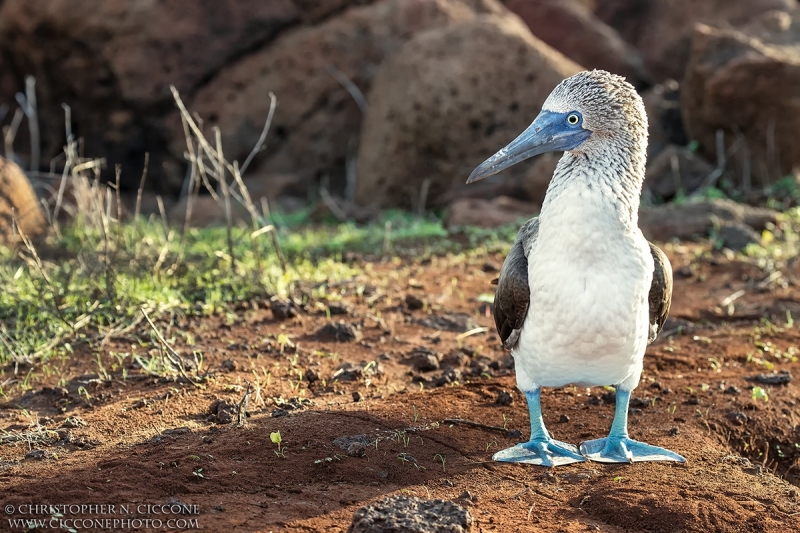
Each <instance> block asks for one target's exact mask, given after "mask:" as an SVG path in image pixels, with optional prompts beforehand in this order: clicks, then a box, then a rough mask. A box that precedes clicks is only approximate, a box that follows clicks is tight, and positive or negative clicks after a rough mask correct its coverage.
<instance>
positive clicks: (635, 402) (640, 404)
mask: <svg viewBox="0 0 800 533" xmlns="http://www.w3.org/2000/svg"><path fill="white" fill-rule="evenodd" d="M630 406H631V407H637V408H640V409H642V408H646V407H650V400H648V399H647V398H637V397H634V398H631V403H630Z"/></svg>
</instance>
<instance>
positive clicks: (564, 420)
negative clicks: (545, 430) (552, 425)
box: [558, 415, 569, 424]
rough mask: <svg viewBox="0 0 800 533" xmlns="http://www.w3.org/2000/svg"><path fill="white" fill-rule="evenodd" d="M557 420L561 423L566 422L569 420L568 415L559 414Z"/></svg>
mask: <svg viewBox="0 0 800 533" xmlns="http://www.w3.org/2000/svg"><path fill="white" fill-rule="evenodd" d="M558 421H559V422H561V423H562V424H566V423H567V422H569V417H568V416H567V415H561V416H560V417H558Z"/></svg>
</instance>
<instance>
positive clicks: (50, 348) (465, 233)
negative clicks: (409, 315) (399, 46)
mask: <svg viewBox="0 0 800 533" xmlns="http://www.w3.org/2000/svg"><path fill="white" fill-rule="evenodd" d="M273 222H275V223H280V224H281V226H279V228H278V232H277V233H278V240H279V242H280V247H281V249H282V251H283V254H284V255H285V257H286V268H285V270H284V268H283V267H282V264H281V262H280V261H279V260H278V256H277V254H276V253H275V251H274V249H273V248H272V244H271V241H270V238H269V235H268V234H262V235H260V236H258V237H256V238H254V239H253V238H251V233H252V229H250V228H247V227H245V226H241V227H234V228H233V239H232V240H233V256H234V257H235V260H232V258H231V254H230V248H229V246H228V242H227V236H226V228H224V227H219V228H211V229H190V230H188V231H187V233H186V234H185V235H184V237H183V238H181V229H180V228H165V227H164V226H163V225H162V224H161V223H160V222H157V221H155V220H150V221H146V220H143V219H140V220H139V221H138V222H137V223H135V224H134V223H123V224H115V223H113V222H112V223H109V224H107V225H106V227H105V228H104V227H103V225H100V227H95V226H93V225H92V224H90V223H82V221H80V220H79V221H77V223H76V224H74V225H72V226H70V227H68V228H65V229H63V230H62V231H61V232H60V233H55V232H54V233H53V234H52V235H51V236H50V237H49V239H48V241H47V242H46V243H45V244H37V245H36V246H35V247H34V248H33V249H31V248H28V247H25V246H18V247H17V248H16V249H9V248H5V247H2V246H0V279H2V280H4V281H3V284H4V286H3V290H2V292H0V365H6V364H8V363H10V362H16V363H28V364H38V363H41V362H47V361H48V360H49V359H51V358H52V357H54V356H62V357H63V356H68V355H69V354H70V353H72V352H73V350H74V349H75V347H76V345H77V344H78V343H83V344H88V345H89V346H96V345H98V344H99V343H100V342H101V341H102V340H103V339H105V338H108V337H113V336H116V335H119V334H121V333H123V332H126V328H130V327H132V326H133V325H134V324H136V323H138V322H141V320H142V313H141V310H142V309H145V310H146V311H147V313H148V314H149V315H150V316H151V317H152V318H153V319H154V320H156V321H157V320H158V318H159V317H161V316H165V315H166V314H175V313H178V314H183V315H187V316H188V315H210V314H215V313H224V312H228V311H230V310H231V309H232V306H235V305H236V304H239V303H241V302H243V301H248V300H251V299H263V298H267V297H270V296H272V295H286V294H288V293H290V291H292V289H293V287H294V286H295V285H296V284H297V283H300V282H307V283H323V282H336V281H339V280H343V279H347V278H352V277H354V276H356V275H358V274H359V273H360V272H361V265H362V263H363V262H362V261H359V260H353V259H352V258H350V257H349V254H360V255H357V256H356V258H358V257H363V258H365V260H367V259H369V260H374V259H380V258H381V257H384V256H388V255H392V256H396V255H401V256H403V255H406V256H425V255H430V254H439V253H446V252H458V251H464V250H470V251H471V252H472V253H485V252H486V251H487V250H503V249H507V247H508V246H509V245H510V243H511V242H512V240H513V238H514V235H515V233H516V229H517V227H518V226H516V227H514V226H511V227H506V228H502V229H499V230H478V229H464V230H457V231H454V232H448V231H447V230H446V229H445V228H444V227H443V225H442V222H441V221H440V220H438V219H437V218H435V217H430V218H416V217H413V216H411V215H409V214H407V213H400V212H387V213H386V214H385V215H384V216H383V217H382V218H381V219H380V220H378V221H376V222H374V223H371V224H368V225H361V226H359V225H356V224H353V223H346V224H338V225H337V224H333V225H332V224H319V225H316V226H308V225H307V224H308V219H307V217H305V216H303V214H302V213H301V214H300V215H299V216H298V215H295V216H294V218H292V217H278V216H275V217H274V218H273ZM304 224H305V225H304ZM148 340H149V339H148Z"/></svg>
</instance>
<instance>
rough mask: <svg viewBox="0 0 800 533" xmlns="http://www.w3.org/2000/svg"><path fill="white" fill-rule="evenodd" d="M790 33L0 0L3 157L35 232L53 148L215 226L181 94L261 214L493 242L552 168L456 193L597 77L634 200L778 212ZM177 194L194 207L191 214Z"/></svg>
mask: <svg viewBox="0 0 800 533" xmlns="http://www.w3.org/2000/svg"><path fill="white" fill-rule="evenodd" d="M799 21H800V14H798V11H797V2H796V1H795V0H505V1H500V0H270V1H266V2H264V1H259V0H226V1H217V0H214V1H207V0H198V1H195V2H190V3H186V2H181V1H179V0H162V1H156V0H140V1H116V0H108V1H104V2H88V1H79V2H76V1H67V0H0V125H2V128H3V133H4V149H5V152H4V153H5V156H6V158H7V159H9V160H11V161H14V162H16V163H18V164H19V165H20V167H21V168H22V169H24V170H25V171H26V172H27V175H28V177H29V178H30V180H31V182H32V183H33V186H34V189H35V191H36V194H37V195H38V197H39V198H40V199H43V200H44V201H45V202H46V203H47V205H49V206H50V207H49V209H50V210H51V213H50V216H52V214H53V213H52V209H53V206H54V205H55V203H57V198H56V197H59V190H60V192H61V194H60V198H61V203H63V204H64V206H63V208H62V207H61V206H59V209H58V213H57V214H58V216H61V217H69V216H70V213H71V210H70V207H69V200H70V198H71V196H70V187H71V186H72V185H71V183H70V180H66V181H67V183H66V184H65V186H63V187H62V186H61V182H62V179H61V178H62V174H65V173H64V167H65V163H67V162H68V161H67V160H68V159H69V158H68V156H67V155H65V146H67V145H68V140H69V139H68V137H70V139H71V140H72V142H74V143H75V155H76V157H77V156H79V157H80V158H82V159H81V161H84V163H86V164H89V165H90V167H89V169H90V170H91V171H92V173H91V175H92V176H94V177H96V176H97V175H99V176H100V177H101V181H105V182H109V183H114V182H115V181H116V180H117V174H119V177H118V180H119V184H120V188H121V194H120V198H121V202H122V204H123V206H122V207H123V210H122V211H123V212H131V211H133V209H134V204H135V199H136V197H137V189H138V188H139V186H140V184H142V172H143V169H144V168H145V162H146V160H145V157H146V154H147V172H148V174H147V176H146V179H145V180H144V182H143V191H142V193H141V201H140V204H141V205H140V209H141V212H142V213H143V214H148V213H156V214H157V213H158V212H159V210H160V209H161V210H163V211H164V212H165V214H166V216H168V217H169V218H170V219H172V220H178V221H183V220H184V219H190V220H189V221H190V223H191V224H192V225H198V226H203V225H208V224H214V223H220V222H222V221H223V220H224V218H225V217H224V213H223V210H224V209H223V203H222V202H218V201H212V200H213V198H212V196H209V192H211V191H208V190H206V189H208V188H209V186H210V187H212V188H214V187H216V188H217V189H218V191H217V192H219V183H217V184H216V185H214V184H213V183H201V184H200V186H199V187H197V186H196V185H195V180H194V179H193V178H192V173H193V172H194V173H195V174H196V175H198V180H196V181H208V180H199V174H198V172H197V169H195V170H194V171H193V170H192V167H193V165H192V163H191V161H192V157H193V156H192V153H191V152H192V150H193V149H192V145H193V143H194V151H195V152H197V150H198V143H199V142H200V141H199V138H195V139H194V141H192V139H191V138H192V137H195V136H194V134H193V132H192V131H189V130H190V129H191V128H190V127H189V126H187V121H186V120H185V117H184V120H182V118H181V112H180V110H179V108H178V107H177V106H176V96H178V95H179V98H180V99H181V100H182V102H183V104H184V105H185V108H186V110H187V111H188V114H189V116H191V117H193V119H194V121H195V126H196V127H197V128H198V130H200V131H202V133H203V135H204V136H205V138H206V139H207V141H208V142H209V143H210V144H215V133H214V132H215V130H214V128H215V127H218V128H219V132H220V138H221V146H222V151H223V152H224V156H225V158H226V159H227V160H230V161H234V160H238V161H239V162H240V163H242V162H244V161H245V160H246V159H248V156H249V155H250V154H251V152H252V151H253V150H254V147H255V149H256V152H257V153H254V154H253V155H252V157H250V159H251V160H250V161H249V164H248V168H247V169H246V172H245V173H243V178H244V183H245V184H246V186H247V187H248V189H249V190H250V195H251V196H252V197H253V201H254V204H255V205H257V206H270V207H272V208H273V209H277V210H280V211H283V212H291V211H297V210H300V209H309V208H314V206H316V212H317V213H319V212H320V210H321V211H323V212H326V213H328V214H333V215H334V216H335V217H337V218H339V219H342V220H344V219H353V220H359V221H363V220H368V219H370V218H374V217H375V216H376V213H377V212H378V210H380V209H385V208H400V209H404V210H411V211H415V212H417V213H422V212H426V211H428V210H434V212H437V213H439V214H440V215H441V216H442V217H445V218H446V220H447V223H448V224H449V225H451V226H453V225H461V224H479V225H498V224H504V223H508V222H511V221H514V220H516V219H517V217H519V216H520V215H525V214H531V213H535V211H536V206H537V205H538V204H540V202H541V201H542V199H543V197H544V193H545V190H546V188H547V184H548V181H549V179H550V176H551V174H552V171H553V168H554V166H555V163H556V161H557V159H558V156H557V155H550V156H543V157H540V158H538V159H537V160H536V161H534V162H532V163H529V164H526V165H519V167H515V168H514V169H513V170H511V171H509V172H507V173H505V174H504V175H503V176H502V177H495V178H494V179H492V180H487V182H485V183H484V182H482V183H480V184H476V185H473V186H471V187H465V186H464V185H463V183H464V181H465V178H466V176H467V175H468V174H469V172H470V171H471V170H472V169H473V168H474V167H475V166H476V165H477V164H479V163H480V162H481V161H483V160H484V159H485V158H486V157H488V156H489V155H491V154H492V153H494V152H495V151H496V150H497V149H499V148H500V147H501V146H504V145H505V144H506V143H507V142H508V141H510V140H511V139H512V138H514V137H515V136H516V135H517V134H518V133H519V132H520V131H522V130H523V129H524V128H525V127H526V126H527V125H528V124H529V123H530V122H531V121H532V120H533V118H534V117H535V116H536V114H537V113H538V111H539V109H540V106H541V104H542V103H543V101H544V99H545V97H546V96H547V95H548V93H549V92H550V91H551V89H552V88H553V87H554V86H555V85H556V84H557V83H558V82H559V81H560V80H562V79H563V78H565V77H567V76H569V75H571V74H573V73H575V72H577V71H579V70H582V69H593V68H599V69H606V70H609V71H611V72H614V73H617V74H621V75H623V76H625V77H627V79H628V80H629V81H630V82H631V83H632V84H633V85H635V86H636V87H637V89H639V90H640V92H641V94H642V96H643V98H644V99H645V102H646V105H647V111H648V115H649V120H650V154H649V156H650V157H649V165H648V173H647V182H646V186H645V187H646V191H645V195H644V202H645V204H649V205H658V204H662V203H664V202H667V201H672V200H676V199H677V200H683V199H685V198H688V197H698V196H703V197H706V198H708V197H714V198H716V197H727V198H733V199H735V200H738V201H740V202H744V203H746V204H763V203H765V202H766V199H767V198H772V199H773V200H774V199H777V200H779V201H781V202H783V204H782V206H783V207H786V206H790V205H793V202H794V197H795V190H796V176H795V175H794V174H793V172H794V171H795V169H796V168H797V166H798V163H800V148H798V144H797V143H796V139H797V132H798V131H800V107H798V92H797V90H798V89H797V87H798V86H800V83H798V82H800V25H799ZM170 85H174V88H175V91H176V92H175V93H174V94H173V92H172V91H171V90H170ZM270 94H273V95H274V97H275V99H276V105H275V107H274V109H273V110H272V111H273V115H272V116H270V109H271V105H272V103H273V102H272V100H271V96H270ZM268 118H270V119H271V121H270V123H267V121H268ZM265 124H266V125H267V128H265ZM186 128H189V129H186ZM187 132H188V135H189V137H190V139H189V142H188V144H187V136H186V135H185V134H186V133H187ZM265 132H266V135H265V136H263V135H262V134H263V133H265ZM262 137H263V138H262ZM200 159H202V158H200ZM87 162H89V163H87ZM197 162H198V158H197V157H195V163H197ZM70 163H71V168H70V172H69V173H68V174H70V175H72V174H73V172H72V170H74V167H75V165H77V164H80V163H77V161H71V162H70ZM72 163H74V164H72ZM195 166H196V165H195ZM115 170H116V171H117V172H115ZM98 173H99V174H98ZM228 180H229V181H230V182H231V183H233V187H234V188H236V184H235V183H234V179H233V176H228ZM211 181H214V180H213V179H212V180H211ZM3 187H4V192H5V194H6V196H9V194H8V192H7V191H6V190H7V189H8V188H9V187H10V185H4V186H3ZM194 189H197V191H198V192H199V194H200V199H199V200H198V202H199V205H201V206H202V208H200V209H194V210H193V211H194V212H193V213H190V216H189V217H187V213H186V211H187V206H186V203H187V197H188V196H189V195H190V194H191V192H192V190H194ZM16 194H17V197H18V198H17V199H16V200H14V201H16V202H17V203H21V204H24V203H25V201H26V200H25V199H24V198H25V197H26V196H25V194H24V193H22V192H18V193H16ZM11 196H12V197H13V195H11ZM236 196H237V195H236V194H235V191H234V197H236ZM159 198H160V200H159ZM262 198H263V199H264V201H263V202H261V199H262ZM4 202H5V203H4ZM9 202H11V203H13V202H12V201H10V200H5V201H4V200H2V199H0V213H2V212H4V211H5V212H7V211H8V210H9V207H8V205H7V204H9ZM161 204H163V205H161ZM4 205H5V207H4ZM320 206H321V207H320ZM232 209H233V214H232V216H233V217H234V218H236V217H246V216H247V212H246V210H245V209H244V207H242V206H239V205H238V203H237V202H235V201H234V206H233V208H232ZM16 210H17V213H18V214H20V213H21V212H23V211H25V210H24V209H22V207H21V205H18V206H17V209H16ZM32 216H34V215H32ZM739 218H741V217H739ZM673 229H674V228H673ZM690 230H691V231H695V230H696V228H695V227H692V228H690ZM676 231H677V230H676ZM687 231H689V230H687ZM691 231H690V232H691ZM742 231H744V232H745V234H746V233H747V231H746V228H744V229H742ZM739 233H741V231H740V232H739ZM651 234H652V233H651ZM749 235H750V237H752V233H751V234H749ZM653 236H656V237H660V238H668V237H670V236H671V235H669V234H665V233H663V232H662V233H661V234H658V235H655V234H653ZM677 236H681V235H677Z"/></svg>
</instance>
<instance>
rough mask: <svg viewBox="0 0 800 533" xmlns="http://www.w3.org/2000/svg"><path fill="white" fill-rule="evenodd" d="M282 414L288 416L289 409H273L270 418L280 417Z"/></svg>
mask: <svg viewBox="0 0 800 533" xmlns="http://www.w3.org/2000/svg"><path fill="white" fill-rule="evenodd" d="M282 416H289V411H287V410H286V409H274V410H273V411H272V418H280V417H282Z"/></svg>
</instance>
